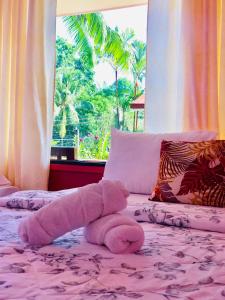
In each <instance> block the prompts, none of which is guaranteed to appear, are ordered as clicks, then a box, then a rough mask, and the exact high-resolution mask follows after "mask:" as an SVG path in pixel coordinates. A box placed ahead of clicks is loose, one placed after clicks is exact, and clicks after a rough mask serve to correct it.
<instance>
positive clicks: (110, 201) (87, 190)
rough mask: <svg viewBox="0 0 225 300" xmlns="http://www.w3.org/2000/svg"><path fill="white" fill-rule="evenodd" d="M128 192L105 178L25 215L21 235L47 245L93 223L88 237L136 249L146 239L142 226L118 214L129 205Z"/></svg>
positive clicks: (117, 250) (124, 249) (114, 247)
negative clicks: (27, 215)
mask: <svg viewBox="0 0 225 300" xmlns="http://www.w3.org/2000/svg"><path fill="white" fill-rule="evenodd" d="M128 195H129V193H128V191H127V190H126V189H125V188H124V187H123V185H122V184H121V183H120V182H119V181H109V180H102V181H100V182H99V183H94V184H90V185H87V186H84V187H81V188H79V189H77V190H76V191H75V192H73V193H70V194H68V195H64V196H62V197H61V198H59V199H57V200H55V201H53V202H52V203H50V204H49V205H46V206H44V207H42V208H41V209H40V210H38V211H37V212H35V213H33V214H32V215H31V216H29V217H28V218H26V219H24V220H23V221H22V222H21V224H20V226H19V235H20V237H21V239H22V240H23V241H24V242H27V243H29V244H30V245H38V246H43V245H47V244H50V243H51V242H52V241H53V240H54V239H56V238H58V237H60V236H61V235H63V234H65V233H67V232H69V231H72V230H74V229H77V228H79V227H84V226H87V225H88V224H90V223H91V224H90V225H89V226H88V227H87V228H86V236H87V240H88V241H90V242H93V243H96V244H105V245H106V246H108V247H109V249H110V250H111V251H112V252H114V253H123V252H126V253H128V252H133V251H136V250H138V249H139V248H140V247H141V246H142V244H143V240H144V238H143V237H144V233H143V230H142V228H141V226H140V225H138V224H137V223H136V222H135V221H133V220H132V219H129V218H128V217H125V216H122V215H117V214H116V215H114V213H116V212H118V211H120V210H122V209H124V208H125V207H126V206H127V200H126V198H127V197H128ZM105 216H108V217H105ZM104 217H105V218H104ZM128 219H129V220H128ZM96 220H97V221H96ZM112 225H113V227H114V228H113V227H112ZM116 227H117V229H116ZM137 227H138V229H137ZM125 229H126V230H125ZM103 232H104V234H102V233H103ZM131 232H133V234H132V233H131ZM134 237H135V238H134ZM123 243H124V246H123V247H122V246H121V245H122V244H123Z"/></svg>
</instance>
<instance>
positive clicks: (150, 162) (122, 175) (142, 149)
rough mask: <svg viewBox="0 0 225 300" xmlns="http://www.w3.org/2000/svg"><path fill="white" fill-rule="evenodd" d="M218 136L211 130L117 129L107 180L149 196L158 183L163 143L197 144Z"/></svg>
mask: <svg viewBox="0 0 225 300" xmlns="http://www.w3.org/2000/svg"><path fill="white" fill-rule="evenodd" d="M215 137H216V133H215V132H209V131H192V132H182V133H164V134H163V133H162V134H148V133H127V132H121V131H119V130H116V129H113V130H112V139H111V148H110V153H109V159H108V161H107V162H106V166H105V170H104V176H103V177H104V179H109V180H120V181H121V182H122V183H123V184H124V186H125V187H126V188H127V190H128V191H129V192H131V193H139V194H149V193H151V192H152V190H153V188H154V186H155V184H156V181H157V176H158V168H159V161H160V147H161V142H162V140H173V141H183V140H184V141H189V142H191V141H193V142H194V141H204V140H210V139H214V138H215Z"/></svg>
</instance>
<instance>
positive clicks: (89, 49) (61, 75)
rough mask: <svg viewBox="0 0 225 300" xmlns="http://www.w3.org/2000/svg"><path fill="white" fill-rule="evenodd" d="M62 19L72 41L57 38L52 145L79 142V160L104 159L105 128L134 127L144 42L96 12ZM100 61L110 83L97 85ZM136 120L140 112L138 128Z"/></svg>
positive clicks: (140, 91) (107, 130)
mask: <svg viewBox="0 0 225 300" xmlns="http://www.w3.org/2000/svg"><path fill="white" fill-rule="evenodd" d="M63 22H64V24H65V26H66V28H67V30H68V32H69V34H70V36H71V38H72V40H73V42H69V41H68V40H66V39H65V38H62V37H57V41H56V51H57V52H56V53H57V55H56V83H55V119H54V128H53V141H52V145H57V146H75V147H76V146H77V147H78V146H79V158H80V159H89V158H92V159H93V158H95V159H107V157H108V151H109V143H110V128H111V127H112V126H113V127H116V128H118V129H121V130H129V131H132V130H133V116H134V112H133V111H132V109H131V108H130V104H131V102H132V101H134V100H135V99H136V98H137V97H138V96H140V95H141V94H143V92H144V89H143V82H144V76H145V67H146V44H145V43H144V42H142V41H140V40H138V39H137V38H136V36H135V33H134V30H133V29H130V28H128V29H127V30H126V31H124V32H122V31H121V30H120V29H119V28H111V27H109V26H108V25H107V24H106V22H105V20H104V17H103V14H101V13H93V14H86V15H79V16H70V17H64V18H63ZM100 62H107V63H108V64H109V65H110V66H111V68H112V70H113V72H114V78H115V81H114V83H113V84H107V82H106V83H105V84H104V86H102V87H99V86H98V85H97V84H96V82H95V66H96V64H98V63H100ZM121 74H125V76H124V77H121ZM103 77H104V74H103ZM141 121H143V112H140V113H139V130H143V125H142V124H143V122H141ZM141 123H142V124H141Z"/></svg>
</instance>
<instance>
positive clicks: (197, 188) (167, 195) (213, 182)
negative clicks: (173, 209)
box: [150, 140, 225, 207]
mask: <svg viewBox="0 0 225 300" xmlns="http://www.w3.org/2000/svg"><path fill="white" fill-rule="evenodd" d="M150 199H151V200H153V201H165V202H176V203H190V204H198V205H209V206H219V207H225V141H222V140H221V141H219V140H217V141H205V142H198V143H190V142H170V141H163V142H162V145H161V155H160V166H159V175H158V181H157V184H156V187H155V190H154V192H153V193H152V195H151V197H150Z"/></svg>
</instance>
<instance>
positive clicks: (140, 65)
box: [131, 40, 146, 98]
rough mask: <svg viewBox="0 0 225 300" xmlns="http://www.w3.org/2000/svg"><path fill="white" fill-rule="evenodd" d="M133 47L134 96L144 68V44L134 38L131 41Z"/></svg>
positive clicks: (143, 74)
mask: <svg viewBox="0 0 225 300" xmlns="http://www.w3.org/2000/svg"><path fill="white" fill-rule="evenodd" d="M132 47H133V51H132V54H133V61H132V68H131V70H132V74H133V79H134V98H136V96H137V94H138V86H139V85H140V84H141V83H142V80H143V78H144V76H145V70H146V44H145V43H143V42H141V41H138V40H135V41H133V43H132Z"/></svg>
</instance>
